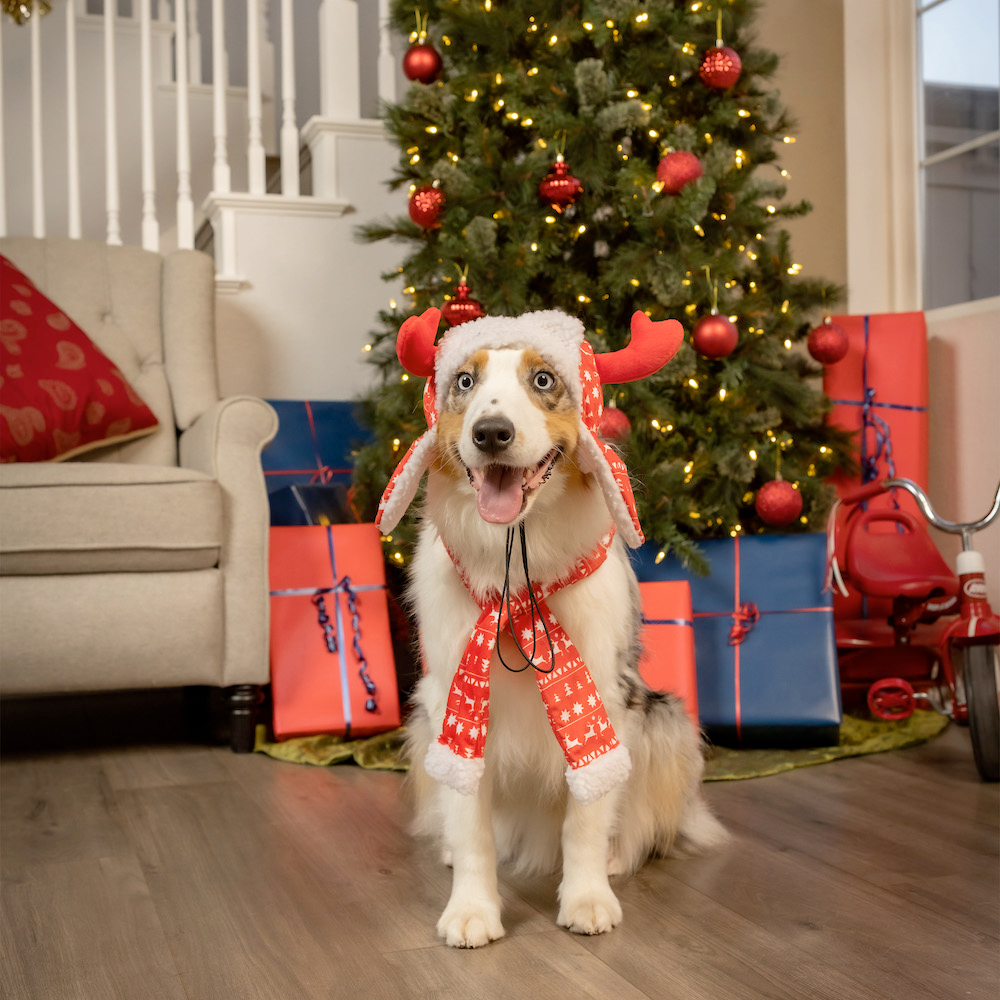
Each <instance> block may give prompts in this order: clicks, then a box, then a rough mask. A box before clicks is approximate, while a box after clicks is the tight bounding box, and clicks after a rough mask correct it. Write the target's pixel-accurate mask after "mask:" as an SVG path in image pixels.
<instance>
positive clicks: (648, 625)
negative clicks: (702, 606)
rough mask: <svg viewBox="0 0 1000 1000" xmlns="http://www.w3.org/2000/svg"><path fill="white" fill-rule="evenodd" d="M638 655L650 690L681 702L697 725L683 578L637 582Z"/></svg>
mask: <svg viewBox="0 0 1000 1000" xmlns="http://www.w3.org/2000/svg"><path fill="white" fill-rule="evenodd" d="M639 593H640V596H641V598H642V635H641V641H642V658H641V659H640V660H639V674H640V676H641V677H642V679H643V680H644V681H645V682H646V683H647V684H648V685H649V686H650V687H651V688H652V689H653V690H654V691H669V692H671V693H672V694H675V695H677V697H678V698H681V699H682V700H683V702H684V707H685V708H686V709H687V712H688V715H690V716H691V719H692V721H693V722H694V724H695V725H698V724H699V723H698V682H697V678H696V677H695V664H694V621H693V620H692V618H691V587H690V585H689V584H688V583H687V581H686V580H660V581H654V582H651V583H640V584H639Z"/></svg>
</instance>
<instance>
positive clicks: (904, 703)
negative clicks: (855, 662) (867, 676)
mask: <svg viewBox="0 0 1000 1000" xmlns="http://www.w3.org/2000/svg"><path fill="white" fill-rule="evenodd" d="M868 707H869V708H870V709H871V713H872V715H874V716H875V717H876V718H879V719H885V720H886V721H887V722H899V721H901V720H902V719H908V718H909V717H910V716H911V715H913V710H914V708H915V707H916V700H915V699H914V697H913V685H911V684H910V682H909V681H906V680H903V678H902V677H883V678H882V680H880V681H876V682H875V683H874V684H873V685H872V686H871V687H870V688H869V689H868Z"/></svg>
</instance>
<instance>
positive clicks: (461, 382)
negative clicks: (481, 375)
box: [455, 372, 476, 392]
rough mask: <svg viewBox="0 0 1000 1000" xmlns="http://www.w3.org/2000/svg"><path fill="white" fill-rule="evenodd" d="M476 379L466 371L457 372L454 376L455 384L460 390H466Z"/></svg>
mask: <svg viewBox="0 0 1000 1000" xmlns="http://www.w3.org/2000/svg"><path fill="white" fill-rule="evenodd" d="M475 384H476V380H475V379H474V378H473V377H472V376H471V375H470V374H469V373H468V372H459V373H458V375H456V376H455V385H457V386H458V387H459V389H461V390H462V392H468V391H469V390H470V389H471V388H472V387H473V386H474V385H475Z"/></svg>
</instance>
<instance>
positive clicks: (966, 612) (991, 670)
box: [828, 479, 1000, 781]
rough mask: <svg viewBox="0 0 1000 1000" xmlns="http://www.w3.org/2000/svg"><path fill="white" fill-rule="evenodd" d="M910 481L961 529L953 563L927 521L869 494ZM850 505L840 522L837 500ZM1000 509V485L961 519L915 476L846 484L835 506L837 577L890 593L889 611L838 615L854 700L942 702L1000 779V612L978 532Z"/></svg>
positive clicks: (842, 586)
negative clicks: (986, 507)
mask: <svg viewBox="0 0 1000 1000" xmlns="http://www.w3.org/2000/svg"><path fill="white" fill-rule="evenodd" d="M895 489H900V490H905V491H906V492H908V493H909V494H910V495H911V496H912V497H913V498H914V500H916V503H917V507H918V508H919V510H920V512H921V514H922V515H923V516H924V518H926V520H927V521H928V522H929V523H930V524H932V525H934V527H936V528H939V529H940V530H942V531H946V532H949V533H952V534H956V535H961V537H962V551H961V552H960V553H959V554H958V559H957V564H956V567H955V571H954V572H953V571H952V570H951V568H950V567H949V566H948V564H947V563H946V562H945V561H944V560H943V559H942V558H941V555H940V553H939V552H938V550H937V547H936V546H935V545H934V543H933V541H932V540H931V538H930V535H929V534H928V532H927V530H926V527H925V526H924V525H923V524H922V523H921V522H919V521H918V520H917V518H916V517H915V516H914V515H913V514H911V513H909V512H908V511H905V510H902V509H900V508H898V507H896V506H892V507H886V506H882V507H875V506H873V507H871V508H868V507H867V505H866V504H865V503H864V502H865V501H867V500H870V499H872V498H873V497H876V496H878V495H879V494H882V493H886V492H888V491H890V490H895ZM841 505H843V506H847V507H850V510H849V511H848V513H847V516H846V517H844V518H842V519H840V524H839V525H838V523H837V522H838V517H837V508H838V507H839V506H841ZM998 511H1000V486H998V487H997V494H996V496H995V497H994V499H993V506H992V508H991V509H990V511H989V513H988V514H987V515H986V516H985V517H983V518H981V519H980V520H978V521H972V522H969V523H967V524H956V523H954V522H952V521H946V520H944V518H942V517H940V516H939V515H938V514H937V513H936V511H935V510H934V508H933V507H932V506H931V503H930V501H929V500H928V498H927V494H926V493H924V491H923V490H922V489H921V488H920V487H919V486H917V484H916V483H914V482H912V481H911V480H909V479H885V480H882V481H878V482H872V483H868V484H866V485H864V486H861V487H858V488H857V489H855V490H853V491H850V492H848V493H846V494H845V495H844V496H843V497H841V499H840V500H839V501H838V502H837V504H835V505H834V510H833V511H832V512H831V515H830V530H829V533H828V534H829V539H828V541H829V555H830V561H829V564H830V574H829V575H830V583H831V584H832V585H833V586H836V587H837V588H838V589H839V590H840V592H841V594H843V595H844V596H845V597H847V596H849V595H850V590H849V589H848V588H853V590H854V591H855V592H857V593H859V594H861V595H862V598H863V599H864V600H866V601H868V600H870V601H872V602H873V603H876V602H882V605H883V608H884V610H885V611H886V612H887V613H886V614H885V615H883V616H881V617H876V616H873V617H871V618H867V617H859V618H847V619H838V621H837V622H836V636H837V652H838V657H839V662H840V675H841V690H842V692H843V694H844V700H845V703H849V702H850V700H851V697H852V696H855V697H858V700H860V697H861V696H865V697H866V700H867V703H868V707H869V708H870V709H871V711H872V713H873V714H874V715H875V716H877V717H879V718H882V719H905V718H908V717H909V716H910V715H911V714H912V713H913V711H914V709H915V708H916V707H918V706H919V707H922V708H932V709H934V710H936V711H938V712H942V713H943V714H945V715H948V716H950V717H951V718H952V719H954V720H955V722H958V723H960V724H963V725H965V724H968V726H969V730H970V734H971V737H972V749H973V755H974V757H975V761H976V767H977V768H978V770H979V774H980V776H981V777H982V778H983V780H985V781H997V780H1000V701H998V690H1000V619H998V618H997V615H996V614H995V613H994V611H993V609H992V608H991V607H990V604H989V601H988V600H987V597H986V583H985V579H984V568H985V567H984V560H983V557H982V555H981V554H980V553H979V552H976V551H974V549H973V548H972V536H973V535H974V534H975V533H976V532H977V531H981V530H982V529H983V528H985V527H987V526H988V525H989V524H991V523H992V522H993V520H994V519H995V518H996V516H997V513H998Z"/></svg>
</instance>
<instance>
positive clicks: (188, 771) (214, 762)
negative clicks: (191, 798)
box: [97, 746, 229, 791]
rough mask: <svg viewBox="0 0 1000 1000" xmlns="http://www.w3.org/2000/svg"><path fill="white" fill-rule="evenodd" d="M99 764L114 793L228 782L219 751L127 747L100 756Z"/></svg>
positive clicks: (201, 748) (205, 748) (214, 749)
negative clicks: (169, 786) (167, 786)
mask: <svg viewBox="0 0 1000 1000" xmlns="http://www.w3.org/2000/svg"><path fill="white" fill-rule="evenodd" d="M97 759H98V761H99V762H100V764H101V767H102V768H103V770H104V773H105V774H106V775H107V778H108V783H109V785H110V786H111V788H113V789H114V790H115V791H120V790H126V789H134V788H157V787H159V786H161V785H199V784H205V783H206V782H216V781H225V780H227V778H228V776H229V772H228V771H227V769H226V766H225V763H224V758H223V757H221V756H220V754H219V750H218V748H211V747H186V746H177V747H172V748H171V749H170V752H169V753H164V752H163V749H162V748H160V747H149V746H145V747H125V748H122V749H119V750H114V751H111V752H106V753H102V754H100V755H98V757H97Z"/></svg>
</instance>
